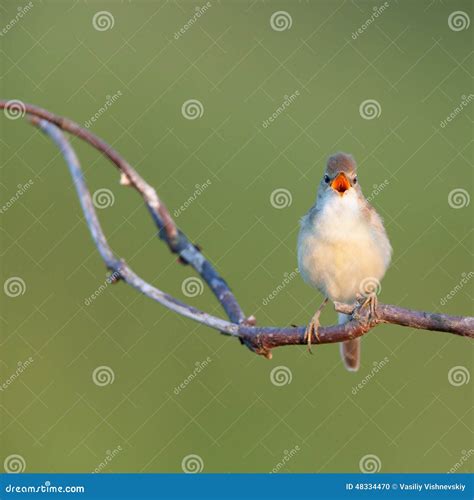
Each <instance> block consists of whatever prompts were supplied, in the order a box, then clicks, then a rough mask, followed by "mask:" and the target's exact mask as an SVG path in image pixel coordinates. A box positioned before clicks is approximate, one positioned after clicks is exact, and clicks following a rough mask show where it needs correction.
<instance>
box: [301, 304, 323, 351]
mask: <svg viewBox="0 0 474 500" xmlns="http://www.w3.org/2000/svg"><path fill="white" fill-rule="evenodd" d="M327 303H328V298H327V297H326V298H325V299H324V301H323V303H322V304H321V305H320V306H319V308H318V309H317V311H316V312H315V313H314V316H313V317H312V318H311V321H310V322H309V324H308V326H307V327H306V331H305V332H304V340H305V341H306V342H307V344H308V352H309V353H310V354H313V351H312V350H311V342H312V339H313V335H314V336H315V337H316V340H317V341H318V343H320V342H321V339H320V338H319V327H320V326H321V324H320V323H319V317H320V316H321V311H322V310H323V309H324V306H325V305H326V304H327Z"/></svg>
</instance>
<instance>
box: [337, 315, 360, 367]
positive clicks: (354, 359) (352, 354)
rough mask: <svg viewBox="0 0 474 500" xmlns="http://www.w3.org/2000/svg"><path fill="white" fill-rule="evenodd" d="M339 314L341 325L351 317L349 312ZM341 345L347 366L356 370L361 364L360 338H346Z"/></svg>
mask: <svg viewBox="0 0 474 500" xmlns="http://www.w3.org/2000/svg"><path fill="white" fill-rule="evenodd" d="M338 316H339V324H340V325H343V324H344V323H347V322H348V321H349V319H350V316H349V315H348V314H343V313H339V314H338ZM340 346H341V357H342V361H344V365H345V367H346V368H347V369H348V370H349V371H351V372H356V371H357V370H358V369H359V365H360V339H353V340H346V341H345V342H342V343H341V344H340Z"/></svg>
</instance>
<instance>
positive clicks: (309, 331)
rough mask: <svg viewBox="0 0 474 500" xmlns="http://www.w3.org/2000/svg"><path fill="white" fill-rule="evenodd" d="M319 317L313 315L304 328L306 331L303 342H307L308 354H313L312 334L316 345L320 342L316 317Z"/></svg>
mask: <svg viewBox="0 0 474 500" xmlns="http://www.w3.org/2000/svg"><path fill="white" fill-rule="evenodd" d="M317 316H319V315H316V314H315V315H314V316H313V317H312V318H311V321H310V322H309V324H308V326H307V327H306V331H305V332H304V340H305V341H306V342H307V346H308V352H309V353H310V354H313V351H312V350H311V341H312V338H313V334H314V336H315V337H316V340H317V341H318V343H319V342H320V341H321V339H320V338H319V331H318V330H319V318H318V317H317Z"/></svg>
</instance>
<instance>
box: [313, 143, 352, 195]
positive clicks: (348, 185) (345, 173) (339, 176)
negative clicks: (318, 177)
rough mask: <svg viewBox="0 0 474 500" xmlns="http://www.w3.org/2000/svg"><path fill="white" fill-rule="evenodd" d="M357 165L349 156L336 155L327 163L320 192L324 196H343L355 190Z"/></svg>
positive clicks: (343, 154) (344, 154)
mask: <svg viewBox="0 0 474 500" xmlns="http://www.w3.org/2000/svg"><path fill="white" fill-rule="evenodd" d="M356 185H357V165H356V162H355V160H354V158H352V156H351V155H348V154H346V153H336V154H335V155H333V156H330V157H329V158H328V161H327V165H326V170H325V172H324V175H323V179H322V181H321V190H322V191H323V193H324V194H325V195H330V196H341V197H342V196H344V195H347V194H348V193H350V192H351V191H352V190H357V189H358V186H357V188H356Z"/></svg>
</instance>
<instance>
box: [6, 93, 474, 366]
mask: <svg viewBox="0 0 474 500" xmlns="http://www.w3.org/2000/svg"><path fill="white" fill-rule="evenodd" d="M23 105H24V108H25V110H26V112H27V113H28V114H29V115H30V120H31V122H32V123H33V124H34V125H36V126H39V127H40V128H41V129H42V130H43V132H45V133H46V134H47V135H49V136H50V137H51V138H52V139H53V141H54V142H55V143H56V144H57V146H58V147H59V149H60V151H61V153H62V155H63V157H64V159H65V161H66V163H67V165H68V167H69V169H70V172H71V175H72V178H73V181H74V184H75V186H76V190H77V193H78V196H79V199H80V202H81V205H82V209H83V211H84V215H85V218H86V222H87V224H88V226H89V229H90V231H91V234H92V237H93V240H94V243H95V244H96V246H97V248H98V250H99V252H100V254H101V256H102V258H103V259H104V261H105V263H106V265H107V267H108V268H109V269H110V270H112V271H114V272H116V273H117V274H118V275H119V276H120V278H121V279H122V280H123V281H125V282H126V283H128V284H130V285H131V286H133V287H134V288H136V289H137V290H139V291H140V292H141V293H143V294H145V295H147V296H148V297H150V298H152V299H153V300H155V301H157V302H159V303H161V304H162V305H164V306H165V307H167V308H169V309H171V310H172V311H174V312H176V313H178V314H181V315H183V316H185V317H187V318H190V319H193V320H194V321H197V322H199V323H202V324H205V325H207V326H209V327H211V328H214V329H216V330H219V331H220V332H222V333H225V334H228V335H232V336H235V337H237V338H239V339H240V340H241V341H242V342H243V343H244V344H246V345H247V347H249V348H250V349H251V350H253V351H254V352H256V353H257V354H261V355H264V356H266V357H268V358H270V357H271V349H273V348H275V347H280V346H284V345H298V344H305V343H306V340H305V339H304V332H305V327H256V326H254V325H255V319H254V318H253V317H251V318H246V317H245V315H244V314H243V312H242V309H241V308H240V306H239V304H238V302H237V300H236V299H235V296H234V295H233V294H232V292H231V291H230V289H229V287H228V285H227V284H226V282H225V281H224V280H223V279H222V278H221V277H220V276H219V275H218V273H217V271H215V269H214V268H213V267H212V266H211V264H210V263H209V262H208V261H207V259H206V258H205V257H204V256H203V255H202V253H201V252H200V250H199V249H197V248H196V247H195V246H194V245H192V244H191V243H190V242H189V240H188V239H187V238H186V236H185V235H184V234H183V233H182V232H181V231H180V230H179V229H178V228H177V227H176V225H175V223H174V221H173V219H172V218H171V216H170V214H169V212H168V210H167V208H166V206H165V205H164V204H163V203H162V202H161V201H160V199H159V198H158V196H157V194H156V192H155V190H154V189H153V188H152V187H151V186H149V185H148V184H147V183H146V182H145V181H144V180H143V179H142V178H141V177H140V175H139V174H138V173H137V172H136V171H135V170H134V169H133V168H132V167H131V166H130V165H129V164H128V163H127V162H126V161H125V160H124V159H123V158H122V157H121V156H120V155H119V153H117V152H116V151H115V150H114V149H113V148H112V147H111V146H109V145H108V144H107V143H106V142H104V141H102V140H101V139H100V138H98V137H97V136H95V135H94V134H92V133H91V132H90V131H88V130H85V129H83V128H82V127H80V126H79V125H78V124H77V123H75V122H73V121H71V120H68V119H66V118H62V117H59V116H57V115H54V114H52V113H50V112H49V111H46V110H44V109H41V108H38V107H36V106H32V105H29V104H23ZM1 108H8V101H0V109H1ZM58 127H59V128H61V129H63V130H66V131H68V132H70V133H71V134H73V135H75V136H77V137H80V138H81V139H83V140H84V141H86V142H88V143H89V144H90V145H92V146H93V147H95V148H96V149H98V150H99V151H100V152H102V153H103V154H104V155H106V156H107V157H108V158H109V159H110V160H111V161H112V162H113V163H114V164H115V165H116V166H117V167H118V169H119V170H120V171H121V172H122V176H123V177H122V183H124V184H130V185H131V186H133V187H134V188H135V189H136V190H137V191H138V192H139V193H140V194H141V195H142V197H143V199H144V201H145V204H146V205H147V207H148V209H149V211H150V213H151V215H152V217H153V220H154V221H155V223H156V225H157V226H158V229H159V235H160V237H161V238H162V239H163V240H165V242H166V243H167V244H168V246H169V248H170V250H171V251H172V252H174V253H177V254H179V255H180V257H181V259H182V260H183V261H184V262H186V263H189V264H191V265H192V266H193V267H194V269H196V271H197V272H198V273H199V274H200V275H201V276H202V277H203V278H204V280H205V281H206V282H207V284H208V285H209V286H210V288H211V289H212V291H213V292H214V294H215V295H216V297H217V299H218V300H219V302H220V303H221V305H222V307H223V308H224V310H225V312H226V313H227V315H228V317H229V319H230V321H226V320H223V319H221V318H218V317H216V316H213V315H210V314H207V313H205V312H203V311H200V310H198V309H196V308H194V307H192V306H189V305H187V304H185V303H183V302H181V301H179V300H177V299H176V298H174V297H172V296H171V295H169V294H167V293H165V292H163V291H161V290H159V289H158V288H156V287H154V286H152V285H150V284H149V283H147V282H146V281H144V280H143V279H142V278H140V277H139V276H138V275H136V274H135V273H134V272H133V270H132V269H131V268H130V267H129V266H128V265H127V264H126V263H125V262H124V261H123V260H122V259H118V258H117V257H115V255H114V253H113V251H112V249H111V248H110V246H109V244H108V242H107V239H106V237H105V235H104V233H103V231H102V228H101V226H100V223H99V220H98V218H97V215H96V213H95V209H94V205H93V203H92V199H91V196H90V193H89V191H88V189H87V186H86V183H85V181H84V179H83V176H82V171H81V168H80V165H79V161H78V159H77V156H76V154H75V152H74V150H73V149H72V147H71V145H70V144H69V142H68V141H67V139H66V138H65V136H64V135H63V134H62V132H61V131H60V130H59V128H58ZM336 309H337V310H338V311H339V312H344V313H346V314H351V315H352V319H351V321H349V322H348V323H346V324H344V325H334V326H328V327H321V328H320V329H319V338H313V339H312V340H313V343H314V344H327V343H334V342H343V341H345V340H349V339H353V338H357V337H361V336H362V335H365V334H366V333H367V332H368V331H369V330H371V329H372V328H374V327H375V326H377V325H378V324H380V323H392V324H396V325H401V326H408V327H411V328H417V329H424V330H433V331H441V332H447V333H452V334H455V335H461V336H465V337H469V338H474V317H461V316H449V315H447V314H436V313H428V312H422V311H413V310H410V309H404V308H401V307H397V306H393V305H387V304H378V305H377V307H376V316H375V317H369V312H368V308H363V307H360V305H358V306H356V307H354V306H353V307H351V306H347V305H343V304H336Z"/></svg>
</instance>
